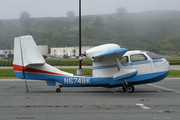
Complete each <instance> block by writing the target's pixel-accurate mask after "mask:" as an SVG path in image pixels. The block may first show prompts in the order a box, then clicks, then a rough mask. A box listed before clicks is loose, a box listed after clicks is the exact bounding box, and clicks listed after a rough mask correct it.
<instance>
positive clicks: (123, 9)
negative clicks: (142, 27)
mask: <svg viewBox="0 0 180 120" xmlns="http://www.w3.org/2000/svg"><path fill="white" fill-rule="evenodd" d="M116 11H117V13H118V14H121V13H127V10H126V8H124V7H119V8H117V10H116Z"/></svg>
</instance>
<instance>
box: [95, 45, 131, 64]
mask: <svg viewBox="0 0 180 120" xmlns="http://www.w3.org/2000/svg"><path fill="white" fill-rule="evenodd" d="M127 51H128V49H126V48H118V49H113V50H109V51H106V52H103V53H101V54H99V55H97V56H95V57H94V61H96V62H97V61H100V60H101V59H102V58H103V57H113V56H119V57H122V56H123V55H124V53H125V52H127Z"/></svg>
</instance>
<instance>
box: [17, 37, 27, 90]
mask: <svg viewBox="0 0 180 120" xmlns="http://www.w3.org/2000/svg"><path fill="white" fill-rule="evenodd" d="M19 42H20V48H21V60H22V65H23V69H22V70H23V75H24V80H25V86H26V90H27V92H28V93H29V89H28V85H27V81H26V76H25V73H24V69H25V67H24V61H23V54H22V45H21V39H20V41H19Z"/></svg>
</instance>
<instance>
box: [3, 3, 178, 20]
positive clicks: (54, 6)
mask: <svg viewBox="0 0 180 120" xmlns="http://www.w3.org/2000/svg"><path fill="white" fill-rule="evenodd" d="M81 1H82V15H95V14H110V13H116V9H117V8H118V7H124V8H126V9H127V10H128V13H132V12H144V11H152V10H179V11H180V0H81ZM70 10H71V11H74V12H75V15H76V16H78V13H79V12H78V10H79V0H0V19H17V18H20V13H21V12H23V11H26V12H28V13H29V14H30V15H31V17H33V18H35V17H66V13H67V12H68V11H70Z"/></svg>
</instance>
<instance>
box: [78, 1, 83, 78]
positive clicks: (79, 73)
mask: <svg viewBox="0 0 180 120" xmlns="http://www.w3.org/2000/svg"><path fill="white" fill-rule="evenodd" d="M81 57H82V56H81V0H79V70H77V75H84V70H83V69H82V66H81V61H82V58H81Z"/></svg>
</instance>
